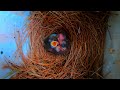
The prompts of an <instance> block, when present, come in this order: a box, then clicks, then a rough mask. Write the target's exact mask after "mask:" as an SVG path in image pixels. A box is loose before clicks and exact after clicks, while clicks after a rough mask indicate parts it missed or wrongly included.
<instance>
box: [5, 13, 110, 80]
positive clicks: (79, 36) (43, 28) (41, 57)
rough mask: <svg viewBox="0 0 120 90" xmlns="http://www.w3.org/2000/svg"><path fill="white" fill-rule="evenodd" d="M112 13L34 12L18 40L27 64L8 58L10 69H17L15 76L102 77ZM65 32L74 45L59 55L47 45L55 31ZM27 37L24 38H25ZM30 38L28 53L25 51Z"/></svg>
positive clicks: (19, 54) (22, 56) (23, 77)
mask: <svg viewBox="0 0 120 90" xmlns="http://www.w3.org/2000/svg"><path fill="white" fill-rule="evenodd" d="M109 15H110V12H107V11H105V12H101V11H100V12H95V11H92V12H90V11H33V12H31V15H30V17H29V20H30V23H29V25H28V28H27V29H25V30H24V31H25V32H27V34H25V35H18V39H17V41H16V43H18V44H17V46H18V50H17V51H16V54H17V55H18V56H21V59H22V61H23V63H21V64H20V65H17V64H14V63H13V62H9V61H7V63H8V64H7V65H5V67H6V68H11V69H12V70H15V71H16V74H15V75H14V76H12V77H11V79H99V78H103V77H102V73H101V71H102V65H103V52H104V43H105V36H106V30H107V21H108V17H109ZM60 31H65V32H66V33H67V36H68V38H69V40H70V48H69V50H68V51H67V52H66V53H65V54H63V55H55V54H53V53H51V52H48V51H47V50H46V49H45V48H44V40H45V38H47V37H48V36H49V35H50V34H51V33H54V32H60ZM22 37H24V39H23V40H21V38H22ZM26 38H29V40H30V45H29V51H28V54H27V56H25V55H24V53H23V51H22V46H23V43H24V42H25V40H26Z"/></svg>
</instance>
